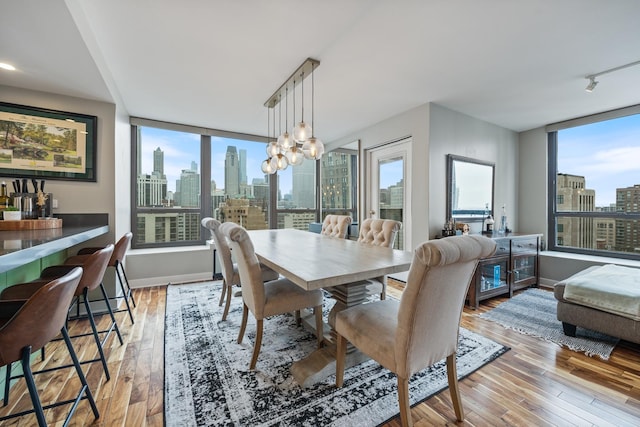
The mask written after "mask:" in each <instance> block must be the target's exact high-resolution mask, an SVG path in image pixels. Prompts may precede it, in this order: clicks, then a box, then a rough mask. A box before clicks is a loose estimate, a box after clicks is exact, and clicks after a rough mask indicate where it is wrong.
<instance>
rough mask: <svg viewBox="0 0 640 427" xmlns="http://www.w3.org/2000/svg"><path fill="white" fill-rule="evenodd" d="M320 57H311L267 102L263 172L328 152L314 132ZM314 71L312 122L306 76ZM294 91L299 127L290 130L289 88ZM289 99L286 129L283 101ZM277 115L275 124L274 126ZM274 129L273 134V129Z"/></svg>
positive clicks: (270, 171) (296, 163) (275, 169)
mask: <svg viewBox="0 0 640 427" xmlns="http://www.w3.org/2000/svg"><path fill="white" fill-rule="evenodd" d="M318 65H320V61H317V60H315V59H311V58H307V59H306V60H305V61H304V63H303V64H302V65H301V66H300V67H298V69H297V70H296V71H295V72H294V73H293V74H292V75H291V77H289V78H288V79H287V81H285V82H284V83H283V84H282V85H281V86H280V88H278V90H276V91H275V92H274V94H273V95H271V97H270V98H269V99H268V100H267V102H265V104H264V105H265V107H267V139H268V143H267V159H266V160H265V161H263V162H262V172H264V173H265V174H274V173H276V172H277V171H279V170H284V169H286V168H287V167H288V166H289V165H292V166H297V165H300V164H302V162H303V161H304V160H305V159H309V160H320V158H321V157H322V155H323V154H324V144H323V143H322V141H320V139H318V138H316V137H315V135H314V133H313V124H314V123H313V120H314V109H313V107H314V100H315V84H314V78H313V72H314V71H315V68H316V67H317V66H318ZM309 75H311V124H309V123H306V122H305V121H304V107H305V105H304V79H305V77H307V76H309ZM298 84H300V86H301V92H302V95H301V108H300V122H298V123H296V85H298ZM290 88H291V91H292V92H293V123H294V125H295V127H294V128H293V129H292V130H291V132H289V89H290ZM283 96H284V102H285V117H284V119H285V128H284V132H282V129H281V126H282V101H283V99H282V98H283ZM276 106H279V110H278V122H279V126H278V127H279V129H278V134H279V135H278V136H276V124H275V116H276V112H275V107H276ZM271 118H273V126H271ZM272 129H273V135H272V134H271V130H272Z"/></svg>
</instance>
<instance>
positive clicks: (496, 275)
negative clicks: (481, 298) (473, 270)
mask: <svg viewBox="0 0 640 427" xmlns="http://www.w3.org/2000/svg"><path fill="white" fill-rule="evenodd" d="M508 266H509V258H499V259H495V260H491V261H483V262H481V263H480V264H479V265H478V268H479V271H480V277H479V281H480V283H479V285H480V292H488V291H494V290H502V289H503V288H504V289H508V288H509V276H508Z"/></svg>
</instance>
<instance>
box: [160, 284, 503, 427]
mask: <svg viewBox="0 0 640 427" xmlns="http://www.w3.org/2000/svg"><path fill="white" fill-rule="evenodd" d="M220 288H221V284H220V282H209V283H196V284H185V285H170V286H169V287H168V289H167V304H166V324H165V423H166V425H167V426H169V427H173V426H213V425H225V426H232V425H234V426H272V425H277V426H326V425H332V426H375V425H379V424H381V423H384V422H386V421H388V420H389V419H391V418H393V417H394V416H397V415H398V413H399V409H398V400H397V399H398V397H397V392H396V383H397V380H396V377H395V376H394V375H393V374H392V373H390V372H389V371H388V370H386V369H384V368H382V367H380V365H378V364H377V363H375V362H372V361H369V362H365V363H362V364H361V365H358V366H356V367H353V368H349V369H347V370H346V371H345V382H344V386H343V387H342V388H340V389H338V388H336V387H335V376H333V375H332V376H331V377H329V378H328V379H327V380H325V381H324V382H322V383H320V384H316V385H314V386H313V387H310V388H301V387H300V386H299V385H298V384H297V383H296V382H295V381H294V380H293V378H292V377H291V375H290V373H289V368H290V366H291V363H292V362H294V361H296V360H300V359H302V358H304V357H305V356H306V355H308V354H309V353H311V352H312V351H313V350H314V349H315V348H316V340H315V337H314V336H313V335H312V334H310V333H309V332H307V331H305V330H304V329H303V328H302V327H297V326H296V322H295V320H294V319H293V317H292V316H290V315H284V316H274V317H272V318H269V319H266V320H265V323H264V335H263V342H262V350H261V352H260V355H259V357H258V363H257V369H256V370H255V371H249V370H248V367H249V361H250V359H251V352H252V346H253V340H254V338H255V319H253V317H252V316H251V315H249V322H248V325H247V333H246V334H245V338H244V341H243V343H242V344H237V342H236V339H237V335H238V330H239V326H240V321H241V318H242V307H241V306H242V304H241V300H240V298H235V299H234V300H233V301H232V304H231V311H230V312H229V316H228V317H227V321H225V322H223V321H221V320H220V318H221V315H222V309H221V308H220V307H218V298H219V292H220ZM327 300H328V301H331V300H330V299H327ZM327 308H328V307H327ZM507 350H508V349H507V348H506V347H504V346H502V345H500V344H498V343H496V342H494V341H491V340H489V339H487V338H485V337H483V336H481V335H478V334H475V333H473V332H470V331H468V330H465V329H461V330H460V344H459V349H458V358H457V369H458V375H459V376H460V378H464V377H466V376H467V375H469V374H471V373H472V372H474V371H475V370H477V369H478V368H481V367H482V366H484V365H485V364H487V363H489V362H491V361H492V360H494V359H495V358H497V357H498V356H500V355H501V354H503V353H504V352H505V351H507ZM409 387H410V395H411V404H412V405H414V404H416V403H418V402H421V401H423V400H425V399H427V398H429V397H430V396H432V395H434V394H436V393H438V392H439V391H441V390H443V389H444V388H446V387H447V375H446V365H445V361H444V360H443V361H442V362H439V363H438V364H437V365H435V366H433V367H431V368H428V369H425V370H424V371H421V372H419V373H418V374H416V375H414V376H413V378H412V379H411V381H410V385H409Z"/></svg>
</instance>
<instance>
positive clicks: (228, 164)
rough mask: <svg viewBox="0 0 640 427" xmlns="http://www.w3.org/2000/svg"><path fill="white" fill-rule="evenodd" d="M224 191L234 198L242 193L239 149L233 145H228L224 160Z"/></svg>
mask: <svg viewBox="0 0 640 427" xmlns="http://www.w3.org/2000/svg"><path fill="white" fill-rule="evenodd" d="M224 192H225V194H226V195H227V196H228V197H230V198H232V199H233V198H236V197H238V195H239V194H240V164H239V162H238V150H237V149H236V147H235V146H233V145H229V146H228V147H227V155H226V157H225V160H224Z"/></svg>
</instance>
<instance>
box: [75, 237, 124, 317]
mask: <svg viewBox="0 0 640 427" xmlns="http://www.w3.org/2000/svg"><path fill="white" fill-rule="evenodd" d="M132 238H133V233H131V232H130V231H129V232H128V233H126V234H125V235H124V236H122V237H121V238H120V240H118V241H117V242H116V246H115V248H114V249H113V254H112V255H111V259H110V260H109V265H108V266H109V267H113V268H114V269H115V270H116V275H117V276H118V282H119V283H120V289H121V290H122V295H124V302H125V304H126V306H127V308H126V309H124V308H122V309H120V308H116V309H114V310H113V312H114V313H119V312H122V311H127V312H128V313H129V318H130V319H131V324H132V325H133V324H134V323H135V321H134V320H133V313H132V312H131V305H130V304H129V300H131V303H132V304H133V306H134V307H136V300H135V299H134V298H133V293H132V292H131V286H129V279H127V274H126V273H125V271H124V257H125V256H126V254H127V249H129V245H130V244H131V239H132ZM100 249H102V248H82V249H80V250H79V251H78V255H77V256H75V257H73V258H74V260H75V263H76V264H77V263H80V262H81V261H82V258H81V257H82V256H85V257H86V256H87V255H90V254H92V253H94V252H95V251H98V250H100ZM65 263H66V262H65ZM120 272H122V276H121V275H120ZM123 277H124V280H123ZM118 298H119V297H117V296H115V297H109V299H110V300H117V299H118Z"/></svg>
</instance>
